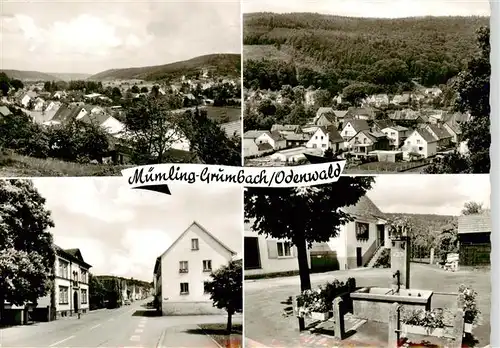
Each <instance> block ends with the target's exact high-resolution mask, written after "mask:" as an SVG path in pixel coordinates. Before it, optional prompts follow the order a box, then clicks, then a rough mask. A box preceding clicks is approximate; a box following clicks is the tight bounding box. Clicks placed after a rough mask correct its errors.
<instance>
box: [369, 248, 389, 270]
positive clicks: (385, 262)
mask: <svg viewBox="0 0 500 348" xmlns="http://www.w3.org/2000/svg"><path fill="white" fill-rule="evenodd" d="M373 267H375V268H390V267H391V250H390V249H384V250H382V252H381V253H380V255H379V257H378V259H377V261H375V264H374V265H373Z"/></svg>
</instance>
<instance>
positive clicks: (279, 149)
mask: <svg viewBox="0 0 500 348" xmlns="http://www.w3.org/2000/svg"><path fill="white" fill-rule="evenodd" d="M314 93H315V91H314V90H313V91H307V92H306V94H305V104H306V105H313V104H314ZM441 93H442V92H441V90H440V89H439V88H427V89H424V90H422V91H420V92H419V93H417V92H412V93H404V94H401V95H395V96H393V98H392V99H391V98H390V97H389V96H388V95H387V94H380V95H372V96H370V97H367V98H365V99H364V100H363V101H362V103H361V105H360V107H351V108H348V110H337V109H335V108H334V107H320V108H319V109H318V110H317V113H316V116H315V117H314V118H312V119H310V120H309V122H308V123H307V124H300V125H299V124H275V125H273V126H272V127H271V129H265V130H250V131H247V132H245V133H244V134H243V154H244V157H246V158H247V159H249V163H251V161H252V159H256V158H258V160H259V161H261V160H268V161H271V162H288V163H290V162H298V161H300V160H302V159H304V158H305V156H304V154H311V155H317V156H322V155H324V152H325V151H326V150H328V149H331V150H332V151H333V153H336V154H338V155H341V156H343V157H344V158H349V157H350V158H357V159H365V160H370V161H380V162H395V161H399V160H417V159H424V158H430V157H433V156H436V155H439V154H444V153H446V152H450V151H453V150H455V149H457V150H459V151H460V152H462V153H464V152H466V151H467V148H466V145H465V144H464V142H462V141H461V130H460V124H461V123H462V122H466V121H467V120H469V117H470V115H467V114H462V113H457V112H448V111H446V110H437V109H433V108H432V106H430V105H429V103H431V102H432V100H433V98H436V97H439V96H440V94H441ZM279 96H280V95H279V94H278V95H277V96H275V102H276V103H280V102H281V100H282V98H280V97H279ZM250 98H252V99H253V100H257V101H258V100H264V99H266V98H269V94H265V93H262V92H261V91H257V92H253V93H252V95H251V96H250ZM411 101H413V102H411ZM335 102H337V103H341V102H342V97H341V96H337V97H336V98H335ZM415 103H416V104H418V105H420V107H419V110H413V109H412V108H411V104H413V105H414V104H415ZM390 105H392V106H396V107H393V109H392V110H391V109H388V107H389V106H390ZM380 108H382V109H386V110H387V109H388V110H387V111H386V113H387V117H384V118H381V117H379V116H378V115H379V114H380V113H379V109H380Z"/></svg>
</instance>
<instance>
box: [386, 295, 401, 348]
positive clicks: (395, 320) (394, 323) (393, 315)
mask: <svg viewBox="0 0 500 348" xmlns="http://www.w3.org/2000/svg"><path fill="white" fill-rule="evenodd" d="M399 309H400V306H399V304H398V303H397V302H394V303H393V304H392V305H391V308H390V310H389V323H388V330H389V332H388V344H387V347H389V348H397V347H398V346H399V337H400V325H399V319H400V318H399Z"/></svg>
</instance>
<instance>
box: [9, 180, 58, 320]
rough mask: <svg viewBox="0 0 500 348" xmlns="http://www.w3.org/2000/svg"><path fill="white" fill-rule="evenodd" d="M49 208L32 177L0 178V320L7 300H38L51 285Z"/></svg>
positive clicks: (53, 254) (52, 258)
mask: <svg viewBox="0 0 500 348" xmlns="http://www.w3.org/2000/svg"><path fill="white" fill-rule="evenodd" d="M50 227H54V222H53V221H52V218H51V214H50V211H49V210H47V209H46V207H45V198H43V197H42V196H41V195H40V193H39V192H38V191H37V189H36V188H35V187H34V185H33V183H32V182H31V181H30V180H1V181H0V320H1V319H3V318H4V316H3V312H4V305H5V301H7V302H10V303H13V304H15V305H23V304H24V303H26V302H32V303H35V304H36V303H37V299H38V298H39V297H41V296H45V295H46V294H47V293H48V291H49V290H50V288H51V283H52V280H53V276H54V273H53V270H54V261H55V251H54V249H53V244H52V234H51V233H50V232H49V228H50Z"/></svg>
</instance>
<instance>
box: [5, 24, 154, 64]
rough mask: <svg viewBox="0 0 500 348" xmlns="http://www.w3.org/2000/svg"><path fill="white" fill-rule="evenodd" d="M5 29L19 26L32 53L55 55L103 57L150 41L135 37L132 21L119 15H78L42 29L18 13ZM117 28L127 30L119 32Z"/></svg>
mask: <svg viewBox="0 0 500 348" xmlns="http://www.w3.org/2000/svg"><path fill="white" fill-rule="evenodd" d="M5 26H7V27H9V26H15V27H18V28H19V29H20V30H21V31H22V33H23V37H24V39H25V40H26V41H28V42H29V43H30V49H31V50H32V51H40V52H46V53H50V54H57V55H83V54H85V55H87V56H90V57H92V56H94V57H102V56H106V55H109V54H111V53H112V52H113V50H115V49H116V48H119V47H123V48H125V49H137V48H138V47H141V46H143V45H145V44H147V43H149V41H150V40H151V38H149V37H148V36H145V35H143V34H141V33H139V34H137V30H136V29H137V28H134V27H133V26H132V22H130V21H127V20H126V19H123V18H121V17H118V16H110V17H108V18H100V17H97V16H93V15H89V14H80V15H78V16H76V17H73V18H70V19H68V20H66V19H65V20H60V21H55V22H53V23H52V24H51V25H50V26H48V27H47V28H42V27H40V26H38V25H37V23H36V22H35V20H34V19H33V18H31V17H29V16H26V15H21V14H19V15H16V16H14V20H13V21H12V20H11V21H8V22H7V23H6V24H5ZM117 28H121V29H123V28H125V29H126V30H120V31H119V30H117Z"/></svg>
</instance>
